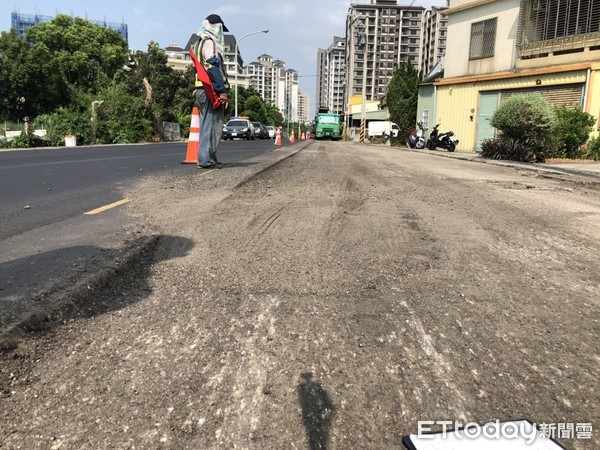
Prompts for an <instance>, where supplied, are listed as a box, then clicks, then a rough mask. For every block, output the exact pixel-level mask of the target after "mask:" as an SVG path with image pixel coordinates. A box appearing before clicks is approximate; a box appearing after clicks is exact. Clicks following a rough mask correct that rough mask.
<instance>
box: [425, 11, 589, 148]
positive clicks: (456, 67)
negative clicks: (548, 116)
mask: <svg viewBox="0 0 600 450" xmlns="http://www.w3.org/2000/svg"><path fill="white" fill-rule="evenodd" d="M591 6H593V1H592V0H560V1H559V0H451V2H450V9H449V10H448V11H447V14H448V45H447V49H446V58H445V66H444V72H443V78H441V79H438V80H437V81H435V82H434V83H433V85H434V89H435V91H434V92H435V94H434V97H435V107H434V108H433V110H434V111H433V116H432V117H434V118H435V123H441V127H440V129H441V131H447V130H453V131H454V132H455V134H456V135H457V137H458V138H459V139H460V144H459V146H458V150H459V151H461V150H462V151H473V150H477V149H479V148H480V143H481V141H482V140H483V139H486V138H491V137H494V136H495V129H494V128H493V127H492V126H491V125H490V123H489V121H490V118H491V117H492V115H493V113H494V112H495V110H496V109H497V107H498V105H499V104H500V103H501V102H502V101H504V100H506V99H507V98H509V97H510V96H511V95H515V94H519V93H529V92H538V93H540V94H542V95H544V96H545V97H546V98H547V99H548V100H549V101H550V102H551V103H552V104H554V105H556V106H560V105H565V106H568V107H578V106H579V107H581V108H582V109H583V110H584V111H586V112H588V113H590V114H592V115H593V116H594V117H595V118H596V126H595V132H596V133H597V132H598V117H599V116H600V11H599V10H598V9H597V8H592V7H591ZM467 43H468V45H467ZM432 122H433V121H432Z"/></svg>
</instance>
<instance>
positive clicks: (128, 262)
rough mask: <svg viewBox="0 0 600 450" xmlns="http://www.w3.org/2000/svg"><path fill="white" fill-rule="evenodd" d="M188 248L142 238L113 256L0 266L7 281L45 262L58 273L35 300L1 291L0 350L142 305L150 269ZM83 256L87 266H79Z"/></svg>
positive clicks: (79, 252)
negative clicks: (26, 335) (81, 320)
mask: <svg viewBox="0 0 600 450" xmlns="http://www.w3.org/2000/svg"><path fill="white" fill-rule="evenodd" d="M193 246H194V243H193V241H191V240H190V239H186V238H182V237H178V236H164V235H160V236H144V237H141V238H138V239H136V240H134V241H132V242H130V243H128V244H127V245H126V246H124V247H123V248H120V249H115V250H112V249H111V250H107V249H102V248H99V247H94V246H77V247H69V248H64V249H57V250H54V251H50V252H44V253H40V254H36V255H32V256H29V257H26V258H22V259H19V260H15V261H9V262H5V263H2V264H0V273H2V274H8V275H7V277H8V278H10V277H11V275H10V274H13V277H12V278H14V274H15V272H16V270H17V269H18V268H19V267H27V266H35V265H40V264H45V263H47V262H49V261H54V262H55V264H56V265H57V267H58V266H62V267H63V270H62V273H61V274H60V275H62V276H61V277H60V279H59V280H58V281H55V282H51V281H50V282H49V285H47V286H43V289H42V290H41V291H38V292H37V293H36V294H34V295H28V294H27V293H25V294H24V295H23V292H24V291H25V292H26V289H25V290H22V291H21V295H18V290H17V289H14V288H13V289H10V290H9V291H6V290H5V291H4V292H2V291H0V344H3V343H4V344H6V343H7V342H13V341H14V338H16V337H17V336H22V335H23V334H24V333H28V332H35V331H47V330H50V329H52V328H54V327H56V326H58V325H60V324H61V323H64V322H65V321H66V320H69V319H75V318H81V317H94V316H97V315H100V314H105V313H107V312H111V311H116V310H119V309H122V308H125V307H127V306H129V305H131V304H134V303H137V302H139V301H141V300H143V299H144V298H146V297H147V296H148V295H149V293H150V292H151V291H152V290H151V288H150V286H149V284H148V277H149V275H150V269H151V267H152V265H153V264H154V263H156V262H159V261H162V260H167V259H173V258H178V257H182V256H185V255H186V254H187V253H189V251H190V250H191V249H192V248H193ZM90 255H91V256H90ZM84 256H87V257H88V260H87V261H85V262H84V263H81V261H80V260H81V258H84ZM75 261H77V263H78V264H79V263H81V268H80V269H78V270H74V271H71V272H70V273H67V272H66V271H65V270H64V267H69V265H70V264H71V265H72V264H74V262H75ZM71 267H72V266H71ZM52 273H53V274H54V275H55V276H57V274H58V272H52ZM4 277H5V276H4V275H2V279H1V281H2V285H3V286H5V284H4V281H5V280H4ZM7 292H10V295H7ZM0 347H2V345H0Z"/></svg>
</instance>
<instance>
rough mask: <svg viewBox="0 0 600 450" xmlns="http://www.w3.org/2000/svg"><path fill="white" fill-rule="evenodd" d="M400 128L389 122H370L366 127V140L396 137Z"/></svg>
mask: <svg viewBox="0 0 600 450" xmlns="http://www.w3.org/2000/svg"><path fill="white" fill-rule="evenodd" d="M398 133H400V128H399V127H398V125H396V124H395V123H394V122H390V121H389V120H381V121H379V120H378V121H371V122H369V125H368V127H367V135H368V138H369V139H371V138H372V137H373V136H384V135H385V137H390V136H393V137H398Z"/></svg>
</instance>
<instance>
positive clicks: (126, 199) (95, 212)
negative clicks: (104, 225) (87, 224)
mask: <svg viewBox="0 0 600 450" xmlns="http://www.w3.org/2000/svg"><path fill="white" fill-rule="evenodd" d="M127 202H129V199H128V198H124V199H123V200H119V201H118V202H114V203H111V204H110V205H105V206H101V207H100V208H96V209H92V210H91V211H88V212H86V213H84V214H86V215H88V216H91V215H93V214H99V213H101V212H104V211H106V210H109V209H112V208H115V207H117V206H119V205H124V204H125V203H127Z"/></svg>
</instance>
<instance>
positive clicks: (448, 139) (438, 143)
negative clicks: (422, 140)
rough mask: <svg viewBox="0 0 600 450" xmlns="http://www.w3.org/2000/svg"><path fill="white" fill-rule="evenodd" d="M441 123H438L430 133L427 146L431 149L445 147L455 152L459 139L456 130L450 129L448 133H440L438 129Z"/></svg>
mask: <svg viewBox="0 0 600 450" xmlns="http://www.w3.org/2000/svg"><path fill="white" fill-rule="evenodd" d="M439 126H440V124H439V123H438V124H437V125H436V126H435V127H433V130H431V133H430V134H429V139H427V144H426V145H427V148H428V149H429V150H435V149H436V148H437V147H441V148H444V149H446V150H448V151H449V152H453V151H454V150H455V149H456V144H458V139H456V136H454V132H452V131H448V132H446V133H440V132H439V131H438V127H439Z"/></svg>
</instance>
